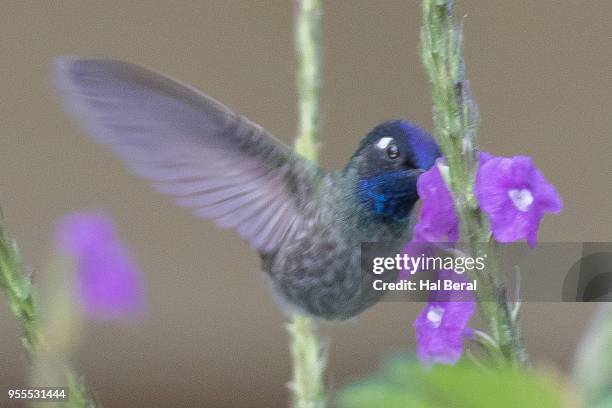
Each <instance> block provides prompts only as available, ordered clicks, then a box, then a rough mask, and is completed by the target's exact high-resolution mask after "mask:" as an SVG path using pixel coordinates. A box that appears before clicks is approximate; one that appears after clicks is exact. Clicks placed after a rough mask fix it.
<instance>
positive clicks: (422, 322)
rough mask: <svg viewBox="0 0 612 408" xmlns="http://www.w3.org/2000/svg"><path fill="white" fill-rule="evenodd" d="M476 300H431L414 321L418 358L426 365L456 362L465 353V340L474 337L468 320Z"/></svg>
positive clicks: (472, 312)
mask: <svg viewBox="0 0 612 408" xmlns="http://www.w3.org/2000/svg"><path fill="white" fill-rule="evenodd" d="M474 310H475V302H474V300H473V299H472V300H455V301H453V300H450V301H437V300H430V301H429V302H428V303H427V306H426V307H425V308H424V309H423V311H422V312H421V313H420V314H419V316H418V317H417V318H416V320H415V321H414V323H413V326H414V329H415V332H416V343H417V358H418V359H419V361H421V362H422V363H424V364H455V363H456V362H457V361H459V359H460V358H461V355H462V354H463V341H464V340H465V339H466V338H467V337H470V336H471V333H472V330H471V329H470V328H469V327H468V323H469V321H470V319H471V318H472V315H473V314H474Z"/></svg>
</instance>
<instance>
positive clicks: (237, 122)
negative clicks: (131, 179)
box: [55, 58, 322, 252]
mask: <svg viewBox="0 0 612 408" xmlns="http://www.w3.org/2000/svg"><path fill="white" fill-rule="evenodd" d="M55 82H56V85H57V86H58V87H59V89H60V91H61V92H62V94H63V96H64V99H65V101H66V102H67V106H68V108H69V109H70V111H71V112H72V113H73V114H74V115H76V116H77V117H78V118H80V119H81V120H82V122H83V123H84V125H85V127H86V129H87V130H88V132H89V133H90V134H91V135H93V137H94V138H95V139H96V140H97V141H100V142H102V143H105V144H108V145H110V146H111V147H112V149H113V150H114V151H115V152H116V153H117V154H118V155H119V156H121V157H122V158H123V159H124V160H125V162H126V164H127V165H128V167H129V168H130V169H131V170H132V171H133V172H134V173H135V174H136V175H138V176H140V177H144V178H147V179H149V180H151V181H152V182H153V185H154V186H155V187H156V188H157V189H158V190H159V191H161V192H162V193H165V194H170V195H173V196H176V197H177V202H178V203H179V204H180V205H183V206H187V207H192V208H193V209H194V211H195V212H196V213H197V214H198V215H200V216H201V217H204V218H211V219H214V220H215V222H216V223H217V224H218V225H219V226H221V227H224V228H234V229H236V230H237V231H238V233H239V234H240V236H242V237H243V238H245V239H247V240H249V241H250V242H251V244H252V245H253V246H254V247H255V248H257V249H259V250H260V251H262V252H272V251H274V250H275V249H277V248H278V247H279V244H280V243H281V242H282V241H283V240H284V239H288V238H290V237H291V235H293V234H295V233H296V231H297V230H299V228H300V225H301V224H302V222H303V219H302V216H301V214H302V210H303V209H304V206H305V205H306V204H307V203H308V201H309V200H310V199H311V198H312V193H313V191H312V190H313V187H314V186H315V184H316V182H317V180H319V179H320V178H321V177H322V171H321V170H319V169H318V167H316V166H314V165H312V164H311V163H310V162H308V161H306V160H304V159H302V158H301V157H299V156H298V155H296V154H295V153H293V152H292V151H291V149H290V148H289V147H287V146H286V145H285V144H283V143H282V142H280V141H279V140H277V139H275V138H274V137H273V136H271V135H270V134H269V133H268V132H266V130H264V129H263V128H261V127H260V126H258V125H256V124H255V123H253V122H251V121H249V120H248V119H246V118H244V117H242V116H239V115H236V114H234V113H233V112H232V111H230V110H229V109H228V108H227V107H225V106H223V105H222V104H220V103H219V102H217V101H215V100H214V99H212V98H210V97H208V96H206V95H205V94H203V93H202V92H200V91H198V90H196V89H193V88H191V87H189V86H187V85H184V84H181V83H180V82H177V81H175V80H173V79H171V78H169V77H166V76H163V75H161V74H159V73H156V72H153V71H150V70H148V69H145V68H142V67H140V66H137V65H134V64H130V63H127V62H123V61H116V60H107V59H80V58H59V59H57V60H56V63H55Z"/></svg>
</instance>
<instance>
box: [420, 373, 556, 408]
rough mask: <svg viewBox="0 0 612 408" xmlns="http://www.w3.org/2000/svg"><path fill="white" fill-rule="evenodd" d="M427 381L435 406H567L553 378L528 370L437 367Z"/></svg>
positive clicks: (447, 407) (430, 397)
mask: <svg viewBox="0 0 612 408" xmlns="http://www.w3.org/2000/svg"><path fill="white" fill-rule="evenodd" d="M424 382H425V387H424V388H425V391H424V392H425V394H426V395H427V400H428V401H430V402H431V404H432V406H433V407H440V408H442V407H445V408H451V407H457V408H460V407H461V408H462V407H466V408H467V407H496V408H515V407H537V408H558V407H561V406H563V404H562V401H561V397H560V393H559V388H558V386H557V385H556V384H555V382H554V380H553V379H551V378H547V377H545V376H543V375H540V374H537V373H534V372H529V371H525V370H512V369H507V370H496V371H484V370H482V369H479V368H477V367H475V366H473V365H468V364H461V365H457V366H455V367H435V368H434V369H433V370H432V371H431V372H430V373H429V374H426V375H425V376H424Z"/></svg>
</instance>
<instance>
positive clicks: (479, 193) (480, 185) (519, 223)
mask: <svg viewBox="0 0 612 408" xmlns="http://www.w3.org/2000/svg"><path fill="white" fill-rule="evenodd" d="M475 192H476V198H477V199H478V202H479V204H480V207H481V208H482V210H483V211H484V212H486V213H487V214H488V216H489V219H490V220H491V230H492V232H493V237H494V238H495V239H496V240H497V241H499V242H514V241H518V240H520V239H527V242H528V243H529V246H531V247H533V246H535V245H536V242H537V234H538V229H539V226H540V221H541V219H542V217H543V216H544V213H546V212H552V213H558V212H559V211H561V209H562V208H563V203H562V201H561V198H560V197H559V194H558V193H557V190H556V189H555V187H554V186H552V185H551V184H550V183H548V181H547V180H546V178H545V177H544V175H543V174H542V172H541V171H540V170H538V169H537V168H536V167H535V166H534V165H533V162H532V160H531V158H530V157H527V156H515V157H511V158H507V157H493V158H490V159H489V160H487V161H486V162H485V163H484V164H482V165H481V167H480V169H479V170H478V174H477V176H476V188H475Z"/></svg>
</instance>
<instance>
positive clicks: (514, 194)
mask: <svg viewBox="0 0 612 408" xmlns="http://www.w3.org/2000/svg"><path fill="white" fill-rule="evenodd" d="M508 196H509V197H510V199H511V200H512V203H513V204H514V206H515V207H516V209H517V210H519V211H523V212H525V211H527V210H528V209H529V206H530V205H531V203H533V195H532V194H531V191H529V190H527V189H526V188H523V189H520V190H516V189H515V190H509V191H508Z"/></svg>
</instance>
